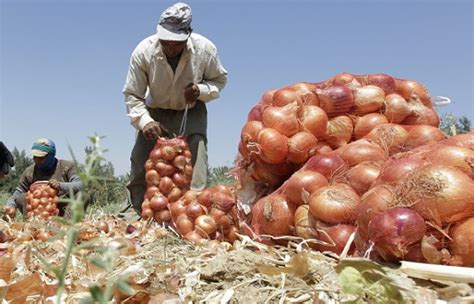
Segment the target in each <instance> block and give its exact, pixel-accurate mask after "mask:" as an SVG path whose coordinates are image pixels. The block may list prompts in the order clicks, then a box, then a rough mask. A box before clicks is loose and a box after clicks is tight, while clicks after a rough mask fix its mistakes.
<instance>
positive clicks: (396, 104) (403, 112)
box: [383, 94, 410, 123]
mask: <svg viewBox="0 0 474 304" xmlns="http://www.w3.org/2000/svg"><path fill="white" fill-rule="evenodd" d="M384 104H385V110H384V112H383V114H384V115H385V117H386V118H387V120H388V122H390V123H401V122H402V121H403V120H404V119H405V118H406V117H407V116H408V115H410V108H409V106H408V103H407V101H406V100H405V99H404V98H403V97H402V96H400V95H398V94H389V95H387V96H385V102H384Z"/></svg>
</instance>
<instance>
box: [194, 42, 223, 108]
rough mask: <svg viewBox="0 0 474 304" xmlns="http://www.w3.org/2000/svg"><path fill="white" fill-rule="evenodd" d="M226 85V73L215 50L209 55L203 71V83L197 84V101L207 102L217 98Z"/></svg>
mask: <svg viewBox="0 0 474 304" xmlns="http://www.w3.org/2000/svg"><path fill="white" fill-rule="evenodd" d="M226 83H227V71H226V69H225V68H224V67H223V66H222V64H221V61H220V59H219V55H218V54H217V50H215V51H214V52H212V53H211V56H210V58H209V61H208V64H207V67H206V69H205V71H204V77H203V82H202V83H200V84H198V87H199V92H200V94H199V98H198V99H199V100H201V101H204V102H207V101H211V100H213V99H216V98H219V96H220V91H221V90H222V89H223V88H224V86H225V85H226Z"/></svg>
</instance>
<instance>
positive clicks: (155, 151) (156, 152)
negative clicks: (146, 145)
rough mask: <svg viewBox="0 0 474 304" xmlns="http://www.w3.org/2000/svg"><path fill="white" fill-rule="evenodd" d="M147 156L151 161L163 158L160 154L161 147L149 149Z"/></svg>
mask: <svg viewBox="0 0 474 304" xmlns="http://www.w3.org/2000/svg"><path fill="white" fill-rule="evenodd" d="M149 158H150V160H151V161H153V162H157V161H160V160H163V157H162V156H161V149H158V148H155V149H153V150H151V152H150V155H149Z"/></svg>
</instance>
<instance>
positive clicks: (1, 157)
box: [0, 141, 15, 177]
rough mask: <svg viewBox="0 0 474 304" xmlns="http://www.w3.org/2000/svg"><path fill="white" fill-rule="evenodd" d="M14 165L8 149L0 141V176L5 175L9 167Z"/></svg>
mask: <svg viewBox="0 0 474 304" xmlns="http://www.w3.org/2000/svg"><path fill="white" fill-rule="evenodd" d="M14 165H15V161H14V159H13V155H12V154H11V152H10V150H8V148H7V147H6V146H5V145H4V144H3V142H1V141H0V177H3V176H4V175H7V174H8V172H10V169H11V167H13V166H14Z"/></svg>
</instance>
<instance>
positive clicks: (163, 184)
mask: <svg viewBox="0 0 474 304" xmlns="http://www.w3.org/2000/svg"><path fill="white" fill-rule="evenodd" d="M174 187H175V185H174V183H173V180H172V179H171V178H169V177H168V176H163V177H162V178H161V180H160V184H159V186H158V188H160V192H161V193H163V194H164V195H167V194H168V193H170V191H171V189H173V188H174Z"/></svg>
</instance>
